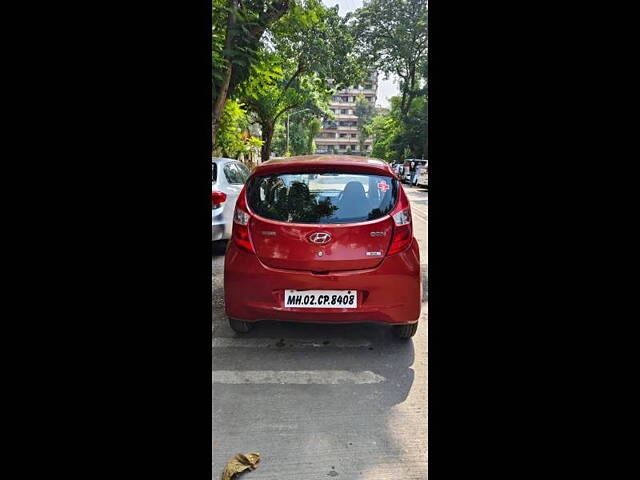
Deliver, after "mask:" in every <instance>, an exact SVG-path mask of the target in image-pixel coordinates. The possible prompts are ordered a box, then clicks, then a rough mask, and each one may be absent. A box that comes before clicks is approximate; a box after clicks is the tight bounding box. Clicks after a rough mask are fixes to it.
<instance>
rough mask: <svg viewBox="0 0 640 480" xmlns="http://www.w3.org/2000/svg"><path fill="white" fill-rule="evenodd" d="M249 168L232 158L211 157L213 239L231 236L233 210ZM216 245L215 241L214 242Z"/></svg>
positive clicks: (219, 239) (224, 238)
mask: <svg viewBox="0 0 640 480" xmlns="http://www.w3.org/2000/svg"><path fill="white" fill-rule="evenodd" d="M249 174H250V172H249V169H248V168H247V167H246V166H245V165H244V164H242V163H240V162H239V161H237V160H233V159H231V158H212V159H211V241H212V242H220V241H222V240H228V239H230V238H231V228H232V226H233V212H234V210H235V208H236V201H237V200H238V196H239V195H240V192H241V191H242V187H243V186H244V182H246V180H247V178H249ZM214 245H215V243H214Z"/></svg>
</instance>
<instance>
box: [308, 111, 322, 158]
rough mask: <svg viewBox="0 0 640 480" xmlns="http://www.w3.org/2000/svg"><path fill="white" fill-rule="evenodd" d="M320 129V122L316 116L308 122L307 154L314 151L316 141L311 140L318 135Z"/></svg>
mask: <svg viewBox="0 0 640 480" xmlns="http://www.w3.org/2000/svg"><path fill="white" fill-rule="evenodd" d="M321 129H322V124H321V123H320V121H319V120H318V119H317V118H312V119H311V121H310V122H309V131H308V132H307V150H308V152H309V154H312V153H316V143H315V141H314V140H313V139H314V138H315V137H317V136H318V134H319V133H320V130H321Z"/></svg>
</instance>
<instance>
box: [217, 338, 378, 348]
mask: <svg viewBox="0 0 640 480" xmlns="http://www.w3.org/2000/svg"><path fill="white" fill-rule="evenodd" d="M325 342H327V343H325ZM289 345H291V346H292V347H293V348H310V347H311V348H318V347H340V348H358V347H369V346H371V342H368V341H366V340H347V339H342V340H341V339H332V340H317V339H302V338H295V339H287V338H283V339H280V338H225V337H217V338H214V339H213V348H267V347H273V348H279V347H280V348H284V347H285V346H286V347H287V348H289Z"/></svg>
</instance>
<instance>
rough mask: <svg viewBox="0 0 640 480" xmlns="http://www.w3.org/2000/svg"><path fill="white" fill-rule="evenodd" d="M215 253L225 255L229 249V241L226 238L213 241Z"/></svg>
mask: <svg viewBox="0 0 640 480" xmlns="http://www.w3.org/2000/svg"><path fill="white" fill-rule="evenodd" d="M212 247H213V254H214V255H224V254H225V252H226V251H227V241H226V240H218V241H217V242H213V245H212Z"/></svg>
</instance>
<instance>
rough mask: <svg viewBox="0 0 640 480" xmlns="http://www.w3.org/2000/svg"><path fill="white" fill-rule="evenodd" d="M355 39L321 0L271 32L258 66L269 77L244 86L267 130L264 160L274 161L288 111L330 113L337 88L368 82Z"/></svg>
mask: <svg viewBox="0 0 640 480" xmlns="http://www.w3.org/2000/svg"><path fill="white" fill-rule="evenodd" d="M353 45H354V40H353V38H352V36H351V33H350V30H349V28H348V26H347V24H346V21H345V20H344V19H342V18H341V17H340V16H339V15H338V10H337V8H327V7H325V6H324V5H323V4H322V3H321V1H320V0H300V2H299V3H294V4H292V6H291V8H290V11H289V12H288V13H287V14H286V15H284V16H283V17H282V18H281V19H280V20H279V21H277V22H275V23H274V24H273V25H272V27H271V28H270V37H269V45H266V46H264V48H262V50H261V51H260V52H259V59H258V60H257V61H256V62H255V64H256V65H257V66H258V68H260V71H261V72H263V73H264V72H269V75H266V74H265V75H262V76H258V75H253V76H251V77H250V78H249V80H247V81H246V82H245V84H244V87H243V90H242V91H243V94H242V96H241V98H242V101H243V103H246V105H247V106H248V108H250V109H251V111H252V112H253V113H254V115H255V118H256V121H257V123H259V124H260V126H261V128H262V140H263V142H264V143H263V146H262V160H263V161H266V160H268V159H269V156H270V154H271V144H272V140H273V135H274V132H275V127H276V125H277V122H278V120H279V119H280V118H281V117H282V116H283V115H284V114H286V113H287V112H290V111H294V110H300V109H303V108H308V109H309V110H310V111H311V112H313V113H314V114H315V115H317V116H324V115H326V114H327V112H328V100H329V98H330V96H331V93H332V91H333V88H341V87H343V86H346V85H350V84H353V83H355V82H356V81H358V80H359V79H360V78H362V75H363V70H362V69H361V68H360V67H359V65H358V64H357V62H356V61H355V57H354V55H353V54H352V52H351V50H352V47H353Z"/></svg>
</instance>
